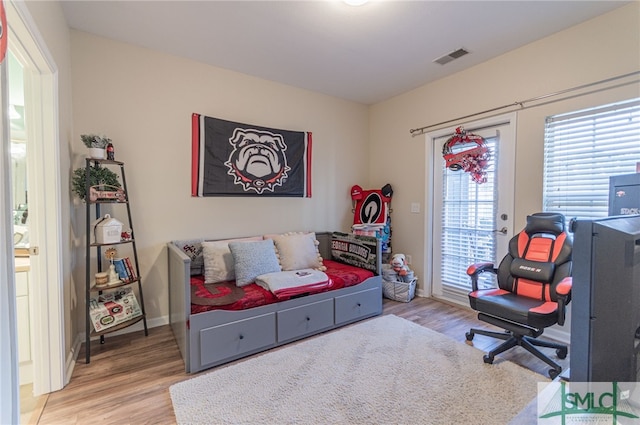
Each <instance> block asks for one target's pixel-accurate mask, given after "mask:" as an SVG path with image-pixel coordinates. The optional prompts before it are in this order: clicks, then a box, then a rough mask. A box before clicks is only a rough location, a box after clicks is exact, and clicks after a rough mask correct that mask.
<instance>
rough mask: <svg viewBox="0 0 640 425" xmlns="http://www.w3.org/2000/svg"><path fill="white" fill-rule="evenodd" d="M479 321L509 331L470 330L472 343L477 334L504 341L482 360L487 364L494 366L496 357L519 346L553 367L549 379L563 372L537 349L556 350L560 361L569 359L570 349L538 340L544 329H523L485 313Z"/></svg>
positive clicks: (466, 335) (468, 333)
mask: <svg viewBox="0 0 640 425" xmlns="http://www.w3.org/2000/svg"><path fill="white" fill-rule="evenodd" d="M478 319H480V320H482V321H484V322H487V323H491V324H493V325H496V326H499V327H501V328H503V329H507V330H505V331H503V332H496V331H489V330H486V329H476V328H471V329H469V332H467V333H466V334H465V337H466V338H467V341H472V340H473V337H474V336H475V335H476V334H478V335H484V336H489V337H492V338H497V339H501V340H504V342H503V343H502V344H500V345H499V346H497V347H496V348H494V349H493V350H491V351H489V352H488V353H487V354H485V355H484V357H483V358H482V359H483V360H484V362H485V363H488V364H492V363H493V360H494V358H495V356H497V355H498V354H500V353H503V352H505V351H507V350H509V349H511V348H513V347H515V346H517V345H519V346H520V347H522V348H524V349H525V350H527V351H528V352H530V353H531V354H533V355H534V356H536V357H537V358H539V359H540V360H542V361H543V362H545V363H546V364H548V365H549V366H551V369H549V371H548V374H549V377H550V378H551V379H555V378H556V377H557V376H558V375H560V373H561V372H562V367H561V366H560V365H559V364H558V363H556V362H554V361H553V360H552V359H551V358H549V357H548V356H546V355H545V354H544V353H542V352H541V351H540V350H538V349H537V348H536V347H545V348H555V349H556V356H558V358H559V359H565V358H566V357H567V354H568V352H569V349H568V347H567V346H566V345H564V344H560V343H557V342H551V341H544V340H540V339H537V338H538V337H539V336H540V335H542V332H543V330H542V329H534V328H527V327H522V326H519V325H517V324H515V323H510V322H506V321H504V320H502V319H499V318H497V317H491V316H487V315H486V314H483V313H480V314H478ZM516 329H517V330H516Z"/></svg>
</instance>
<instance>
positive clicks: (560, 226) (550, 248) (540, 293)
mask: <svg viewBox="0 0 640 425" xmlns="http://www.w3.org/2000/svg"><path fill="white" fill-rule="evenodd" d="M571 251H572V238H571V236H570V235H569V234H567V233H566V232H565V224H564V216H563V215H562V214H554V213H537V214H532V215H530V216H528V217H527V225H526V227H525V228H524V230H523V231H522V232H520V233H519V234H517V235H516V236H514V237H513V238H512V239H511V240H510V241H509V252H508V254H507V255H506V256H505V257H504V259H503V260H502V261H501V262H500V266H499V267H498V268H495V267H494V265H493V264H492V263H478V264H473V265H471V266H470V267H469V268H468V269H467V274H468V275H469V276H470V277H471V285H472V288H473V289H472V291H471V292H470V293H469V302H470V304H471V308H473V309H474V310H476V311H477V312H478V319H480V320H482V321H484V322H487V323H490V324H492V325H495V326H498V327H500V328H502V329H505V331H504V332H492V331H487V330H484V329H471V330H469V332H467V333H466V337H467V340H468V341H471V340H472V339H473V336H474V335H475V334H480V335H487V336H491V337H495V338H499V339H503V340H505V342H504V343H502V344H501V345H499V346H498V347H497V348H495V349H494V350H492V351H490V352H489V353H487V354H486V355H485V356H484V362H485V363H493V359H494V357H495V356H496V355H497V354H500V353H502V352H504V351H506V350H508V349H510V348H512V347H514V346H516V345H519V346H521V347H523V348H525V349H526V350H527V351H530V352H531V353H533V354H534V355H535V356H536V357H538V358H539V359H540V360H542V361H544V362H546V363H547V364H548V365H549V366H551V367H552V369H550V370H549V376H550V377H551V378H552V379H553V378H555V377H556V376H558V375H559V374H560V372H561V371H562V367H560V365H558V364H557V363H556V362H555V361H553V360H552V359H551V358H549V357H548V356H546V355H545V354H543V353H542V352H541V351H540V350H538V349H537V348H536V346H539V347H547V348H555V349H556V355H557V356H558V358H560V359H564V358H565V357H566V356H567V351H568V350H567V346H566V345H562V344H558V343H555V342H550V341H542V340H539V339H537V338H538V337H539V336H540V335H542V333H543V331H544V329H545V328H547V327H549V326H553V325H555V324H556V323H557V324H559V325H563V324H564V318H565V308H566V306H567V304H569V302H570V301H571V283H572V281H571ZM484 272H490V273H494V274H496V275H497V282H498V287H497V288H487V289H480V288H478V277H479V275H480V274H481V273H484Z"/></svg>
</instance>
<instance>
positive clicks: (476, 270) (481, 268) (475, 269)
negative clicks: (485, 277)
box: [467, 263, 498, 291]
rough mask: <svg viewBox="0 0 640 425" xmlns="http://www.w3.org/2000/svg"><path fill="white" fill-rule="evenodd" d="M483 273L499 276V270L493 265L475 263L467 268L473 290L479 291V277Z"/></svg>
mask: <svg viewBox="0 0 640 425" xmlns="http://www.w3.org/2000/svg"><path fill="white" fill-rule="evenodd" d="M483 272H490V273H493V274H498V269H496V268H495V267H493V263H475V264H472V265H470V266H469V267H468V268H467V274H468V275H469V277H471V288H473V290H474V291H477V290H478V276H480V273H483Z"/></svg>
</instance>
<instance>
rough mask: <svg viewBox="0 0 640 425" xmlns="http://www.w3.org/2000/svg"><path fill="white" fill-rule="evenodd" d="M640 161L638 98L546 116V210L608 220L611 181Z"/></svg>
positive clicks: (630, 170) (570, 215)
mask: <svg viewBox="0 0 640 425" xmlns="http://www.w3.org/2000/svg"><path fill="white" fill-rule="evenodd" d="M638 162H640V99H634V100H632V101H626V102H620V103H615V104H611V105H606V106H602V107H598V108H593V109H588V110H583V111H577V112H572V113H567V114H562V115H555V116H551V117H548V118H547V120H546V124H545V140H544V183H543V203H544V211H549V212H560V213H562V214H564V215H565V217H566V218H567V220H569V219H571V218H573V217H579V218H598V217H606V216H607V215H608V204H609V177H610V176H615V175H620V174H631V173H635V172H636V164H637V163H638Z"/></svg>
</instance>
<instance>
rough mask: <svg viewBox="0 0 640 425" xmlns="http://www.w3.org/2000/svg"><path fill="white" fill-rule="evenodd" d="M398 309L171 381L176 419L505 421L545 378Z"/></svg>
mask: <svg viewBox="0 0 640 425" xmlns="http://www.w3.org/2000/svg"><path fill="white" fill-rule="evenodd" d="M482 355H483V353H482V352H481V351H480V350H478V349H476V348H473V347H471V346H469V345H466V344H464V343H462V342H458V341H454V340H453V339H451V338H449V337H447V336H445V335H442V334H440V333H437V332H435V331H432V330H430V329H427V328H425V327H422V326H420V325H417V324H415V323H413V322H410V321H408V320H405V319H402V318H399V317H397V316H393V315H386V316H379V317H376V318H374V319H370V320H367V321H365V322H360V323H357V324H355V325H351V326H348V327H345V328H341V329H338V330H335V331H332V332H329V333H326V334H322V335H319V336H316V337H312V338H309V339H306V340H303V341H301V342H299V343H294V344H292V345H288V346H286V347H284V348H281V349H279V350H273V351H270V352H267V353H265V354H262V355H258V356H256V357H252V358H249V359H247V360H245V361H242V362H239V363H235V364H232V365H230V366H226V367H225V366H222V367H219V368H217V369H215V370H213V371H211V372H208V373H205V374H203V375H200V376H198V377H196V378H192V379H189V380H186V381H182V382H179V383H177V384H174V385H172V386H171V387H170V393H171V400H172V402H173V408H174V411H175V414H176V419H177V422H178V424H179V425H195V424H251V425H257V424H269V425H271V424H278V425H279V424H314V425H315V424H407V425H409V424H411V425H413V424H438V425H440V424H487V425H489V424H490V425H497V424H507V423H509V421H510V420H511V419H512V418H513V417H514V416H516V415H517V414H518V412H519V411H520V410H522V409H523V408H524V407H525V406H526V405H527V404H528V403H529V402H531V401H532V400H533V399H534V398H535V397H536V395H537V383H538V382H543V381H544V382H548V381H549V380H548V379H546V378H545V377H543V376H542V375H539V374H537V373H534V372H532V371H530V370H527V369H524V368H522V367H520V366H518V365H516V364H514V363H510V362H508V361H504V360H503V361H497V360H496V363H495V364H493V365H488V364H485V363H484V362H483V361H482Z"/></svg>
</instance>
